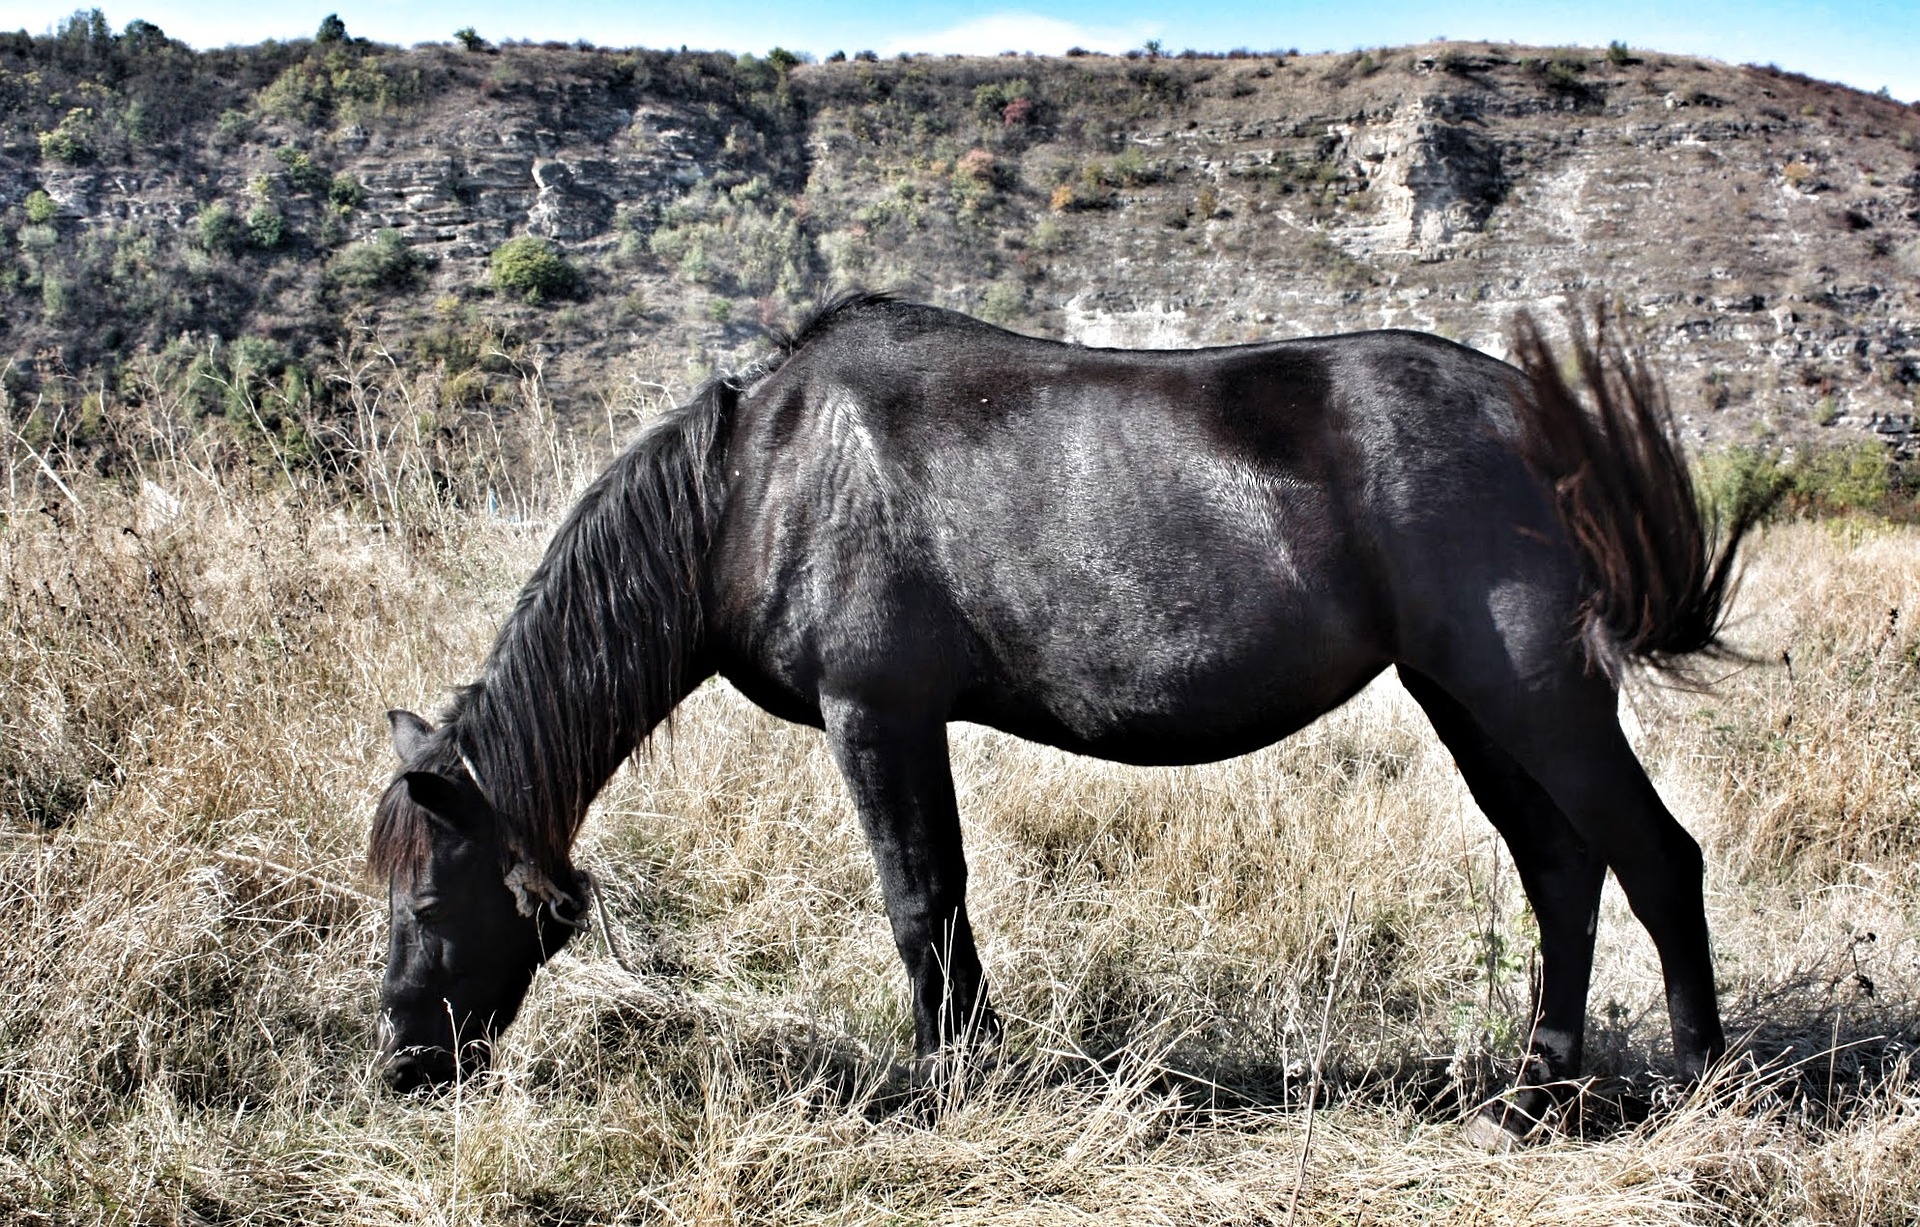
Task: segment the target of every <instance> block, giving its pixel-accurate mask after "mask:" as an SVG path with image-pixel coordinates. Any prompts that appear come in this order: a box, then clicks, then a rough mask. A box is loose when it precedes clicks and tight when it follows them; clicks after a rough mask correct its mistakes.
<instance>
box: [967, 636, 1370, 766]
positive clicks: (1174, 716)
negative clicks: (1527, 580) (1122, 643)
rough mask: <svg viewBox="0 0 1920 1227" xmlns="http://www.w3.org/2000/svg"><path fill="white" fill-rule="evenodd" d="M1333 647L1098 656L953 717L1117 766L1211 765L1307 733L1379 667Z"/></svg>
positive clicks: (1012, 682) (1057, 667)
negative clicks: (1201, 655)
mask: <svg viewBox="0 0 1920 1227" xmlns="http://www.w3.org/2000/svg"><path fill="white" fill-rule="evenodd" d="M1340 647H1341V650H1339V651H1325V652H1312V653H1299V652H1297V651H1288V650H1286V649H1285V648H1282V647H1280V646H1278V645H1274V646H1273V649H1272V650H1271V651H1270V652H1268V653H1266V654H1265V655H1264V657H1263V658H1258V659H1241V658H1227V659H1218V660H1214V661H1210V662H1206V665H1205V666H1204V667H1196V666H1195V665H1194V663H1193V662H1192V661H1190V660H1183V659H1182V658H1181V657H1180V656H1179V655H1177V654H1175V655H1171V656H1160V657H1156V656H1154V655H1153V654H1151V653H1143V654H1141V655H1140V656H1137V657H1135V658H1133V659H1131V660H1128V661H1127V662H1126V663H1125V664H1124V665H1119V664H1116V663H1115V661H1114V658H1112V657H1111V656H1108V655H1105V654H1102V655H1100V656H1095V657H1091V658H1086V657H1083V658H1081V659H1079V660H1061V659H1056V660H1055V661H1054V662H1052V664H1051V665H1049V666H1044V667H1041V668H1038V669H1035V670H1032V671H1030V672H1028V673H1026V674H1025V675H1024V676H1018V677H1014V676H1008V675H1002V676H1001V677H1000V678H999V679H998V681H997V684H995V685H993V686H991V687H987V688H983V689H981V690H978V691H975V692H973V693H970V694H968V695H965V696H963V697H962V699H961V701H960V702H959V703H958V704H957V705H956V708H955V711H954V717H955V718H956V719H961V720H967V721H971V722H974V723H978V724H985V725H989V726H991V727H994V728H998V729H1001V730H1002V731H1004V732H1008V733H1012V734H1014V735H1015V736H1018V737H1024V738H1026V739H1028V740H1030V741H1038V742H1042V743H1044V744H1047V745H1053V746H1059V747H1060V748H1062V749H1066V750H1072V751H1074V752H1076V753H1080V754H1088V755H1092V756H1094V757H1096V758H1104V759H1109V760H1112V761H1115V762H1124V763H1135V764H1139V765H1143V766H1154V765H1159V766H1170V765H1174V764H1187V763H1204V762H1216V761H1218V760H1220V759H1224V758H1232V757H1235V756H1237V755H1240V754H1246V753H1249V752H1251V751H1253V750H1257V749H1259V748H1260V747H1262V746H1266V745H1271V744H1272V743H1274V742H1276V741H1279V740H1280V739H1281V738H1283V737H1286V736H1288V735H1289V734H1291V733H1294V732H1297V731H1298V730H1300V729H1302V728H1304V727H1306V726H1307V725H1308V724H1311V723H1313V721H1314V720H1316V719H1318V718H1319V717H1320V716H1322V715H1324V714H1325V713H1326V712H1328V711H1331V710H1332V709H1334V708H1335V707H1338V706H1339V705H1340V704H1342V703H1344V702H1346V701H1347V700H1348V699H1349V698H1351V697H1352V696H1353V695H1354V694H1356V693H1358V692H1359V690H1360V689H1361V688H1362V687H1364V686H1365V685H1366V684H1367V682H1369V681H1370V680H1372V679H1373V677H1374V676H1375V675H1377V674H1378V673H1379V672H1380V670H1381V669H1382V668H1384V667H1385V665H1386V661H1385V659H1384V658H1382V657H1380V656H1379V655H1377V654H1375V653H1373V652H1369V651H1364V650H1360V649H1359V648H1358V647H1357V645H1340ZM1156 665H1159V666H1160V667H1158V668H1156V667H1154V666H1156ZM1076 666H1077V667H1076Z"/></svg>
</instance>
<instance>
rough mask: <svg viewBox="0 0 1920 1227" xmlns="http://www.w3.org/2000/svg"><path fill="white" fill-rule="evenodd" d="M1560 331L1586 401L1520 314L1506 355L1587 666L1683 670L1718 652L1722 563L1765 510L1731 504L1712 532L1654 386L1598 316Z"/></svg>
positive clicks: (1728, 592)
mask: <svg viewBox="0 0 1920 1227" xmlns="http://www.w3.org/2000/svg"><path fill="white" fill-rule="evenodd" d="M1571 323H1572V329H1571V332H1572V337H1571V341H1570V344H1571V349H1572V365H1573V366H1574V367H1575V368H1577V371H1578V379H1577V380H1576V381H1575V382H1576V383H1577V384H1578V385H1579V387H1580V388H1581V389H1582V390H1583V391H1584V400H1585V401H1588V402H1591V403H1590V404H1586V403H1583V397H1582V393H1581V391H1576V390H1575V389H1574V388H1573V387H1569V386H1568V381H1567V379H1566V377H1564V376H1563V375H1562V373H1561V367H1560V364H1559V361H1558V360H1557V358H1556V357H1555V355H1554V353H1553V351H1552V349H1551V348H1550V347H1549V346H1548V344H1547V342H1546V340H1545V339H1544V338H1543V337H1542V336H1541V333H1540V329H1539V327H1538V325H1536V324H1535V323H1534V321H1533V319H1532V318H1531V317H1530V316H1528V315H1526V314H1524V313H1523V314H1522V315H1521V316H1520V317H1519V319H1518V320H1517V321H1516V322H1515V326H1514V353H1515V357H1516V360H1517V361H1518V362H1519V365H1520V367H1521V369H1522V370H1523V371H1524V372H1525V373H1526V375H1527V377H1528V380H1529V381H1530V383H1531V385H1532V388H1531V392H1532V395H1531V396H1530V397H1524V398H1522V399H1521V402H1520V405H1519V407H1518V413H1519V419H1520V447H1521V454H1522V456H1523V457H1524V458H1525V459H1526V461H1527V462H1528V464H1529V465H1531V466H1532V467H1533V469H1534V471H1535V472H1536V473H1538V474H1539V475H1540V476H1541V477H1542V478H1543V479H1545V480H1546V481H1547V482H1548V483H1549V484H1550V485H1551V486H1552V489H1553V494H1554V502H1555V506H1556V509H1557V510H1558V512H1559V516H1560V523H1561V525H1562V527H1563V528H1564V529H1565V531H1566V533H1567V535H1568V537H1569V538H1570V539H1571V540H1572V541H1573V543H1574V544H1575V545H1576V546H1577V547H1578V548H1579V551H1580V554H1581V558H1582V561H1583V563H1584V565H1585V569H1586V576H1587V585H1588V597H1587V601H1586V604H1585V606H1584V607H1583V608H1582V609H1581V612H1580V625H1579V632H1580V636H1581V638H1582V640H1583V641H1584V642H1585V644H1586V649H1587V655H1588V659H1589V660H1590V661H1591V662H1592V663H1593V664H1594V665H1596V666H1597V667H1599V668H1601V669H1603V670H1604V671H1605V672H1606V673H1607V674H1608V675H1609V676H1610V677H1614V678H1615V679H1618V677H1619V675H1620V673H1621V670H1622V667H1623V666H1624V665H1626V664H1627V663H1629V662H1634V661H1638V662H1640V663H1643V664H1646V665H1649V666H1651V667H1653V668H1655V669H1657V670H1660V671H1662V672H1666V673H1670V674H1681V675H1684V672H1685V670H1684V666H1683V658H1684V657H1687V656H1690V655H1693V654H1696V653H1708V654H1712V653H1716V652H1724V651H1725V648H1724V645H1723V644H1722V642H1721V639H1720V631H1721V628H1722V625H1723V624H1724V622H1725V620H1726V614H1727V608H1728V605H1729V604H1730V603H1731V599H1732V595H1733V590H1734V588H1735V586H1736V581H1735V572H1734V557H1735V555H1736V553H1737V552H1738V550H1739V546H1740V542H1741V540H1742V539H1743V538H1744V537H1745V536H1746V535H1747V532H1748V530H1749V529H1751V528H1752V527H1753V526H1754V524H1755V523H1757V522H1758V521H1759V519H1760V518H1761V517H1762V516H1763V515H1764V514H1765V513H1766V511H1767V509H1768V508H1767V505H1766V504H1764V503H1759V504H1751V505H1748V506H1744V507H1740V508H1736V509H1735V511H1734V513H1733V516H1732V519H1731V522H1730V523H1728V524H1726V525H1721V524H1720V523H1719V522H1718V516H1717V514H1715V513H1712V512H1708V511H1703V510H1702V508H1701V505H1700V500H1699V496H1698V495H1697V493H1696V492H1695V490H1694V486H1693V478H1692V476H1691V475H1690V474H1689V472H1688V470H1687V465H1686V461H1685V459H1684V457H1683V456H1682V455H1681V451H1680V443H1679V440H1678V438H1677V437H1676V435H1675V432H1674V427H1673V418H1672V414H1671V413H1670V411H1669V410H1668V407H1667V401H1666V396H1665V393H1664V392H1663V391H1662V389H1661V387H1660V384H1659V382H1658V381H1657V380H1656V379H1655V378H1654V377H1653V375H1652V374H1651V373H1650V372H1649V371H1648V370H1647V367H1646V365H1645V363H1644V362H1643V361H1642V360H1641V359H1640V358H1639V357H1638V356H1636V355H1634V354H1630V353H1629V352H1628V350H1627V348H1626V347H1625V346H1624V345H1623V344H1622V343H1621V341H1620V338H1619V336H1618V334H1617V332H1616V330H1615V329H1614V328H1613V327H1612V326H1610V325H1609V324H1608V322H1607V320H1606V319H1605V317H1604V316H1602V317H1600V318H1598V319H1597V320H1596V321H1595V323H1594V325H1593V327H1592V329H1591V331H1590V330H1589V328H1588V327H1587V325H1586V323H1585V322H1584V321H1583V320H1581V319H1580V318H1578V317H1574V318H1573V319H1572V320H1571Z"/></svg>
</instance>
